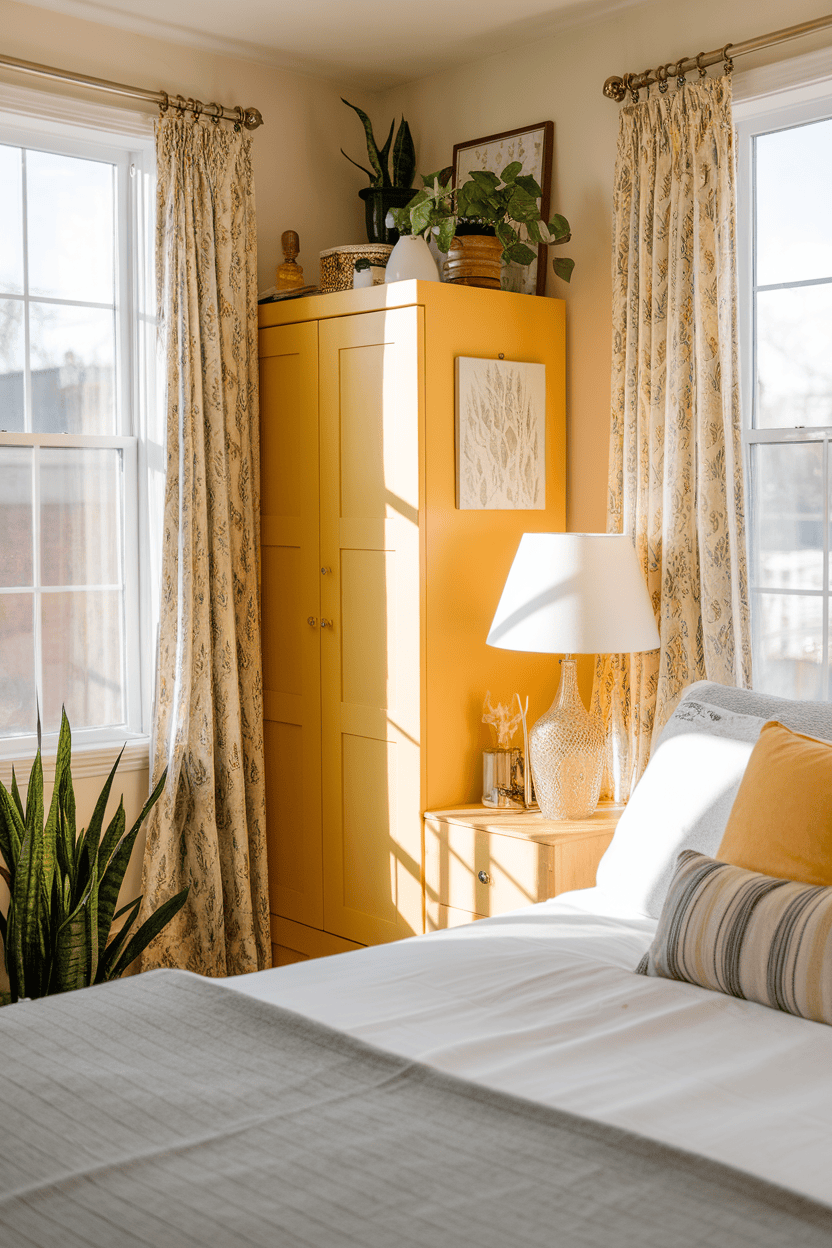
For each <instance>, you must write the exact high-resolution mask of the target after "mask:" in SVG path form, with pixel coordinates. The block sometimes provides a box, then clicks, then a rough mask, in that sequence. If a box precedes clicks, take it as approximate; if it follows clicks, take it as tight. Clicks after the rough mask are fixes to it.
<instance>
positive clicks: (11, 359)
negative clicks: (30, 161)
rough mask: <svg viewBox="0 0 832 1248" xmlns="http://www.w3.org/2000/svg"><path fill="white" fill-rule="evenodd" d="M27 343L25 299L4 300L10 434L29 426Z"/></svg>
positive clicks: (5, 425)
mask: <svg viewBox="0 0 832 1248" xmlns="http://www.w3.org/2000/svg"><path fill="white" fill-rule="evenodd" d="M0 193H2V192H0ZM23 341H24V340H23V302H22V300H20V299H0V429H5V430H6V432H7V433H8V432H15V433H22V431H23V429H24V427H25V417H24V406H23V403H24V400H23V351H24V346H23Z"/></svg>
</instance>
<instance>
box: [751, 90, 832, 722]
mask: <svg viewBox="0 0 832 1248" xmlns="http://www.w3.org/2000/svg"><path fill="white" fill-rule="evenodd" d="M791 96H792V99H794V93H793V92H792V93H791ZM738 115H739V120H738V128H737V137H738V169H739V195H738V209H739V229H738V235H739V238H740V242H741V264H740V308H741V349H742V356H743V405H744V410H745V419H746V425H747V427H746V430H745V445H746V454H747V469H748V483H749V525H748V529H749V555H750V562H749V582H750V591H751V593H750V597H751V621H752V638H753V666H754V687H755V688H756V689H759V690H761V691H763V692H766V693H773V694H778V695H781V696H784V697H795V698H818V699H823V700H827V699H829V698H830V629H829V612H830V576H832V567H830V557H829V556H830V518H831V517H830V490H832V462H830V461H831V460H832V454H831V453H830V441H832V219H831V218H830V215H829V203H830V201H832V87H830V88H829V94H828V95H827V96H826V97H825V98H824V97H823V96H822V97H821V98H815V99H813V100H809V101H805V102H801V103H790V104H782V103H781V104H780V106H779V107H778V101H777V100H772V99H771V98H769V99H768V100H766V101H765V104H764V107H762V106H759V105H758V107H757V108H756V109H755V108H753V107H749V106H745V107H744V108H742V107H741V108H740V109H739V110H738Z"/></svg>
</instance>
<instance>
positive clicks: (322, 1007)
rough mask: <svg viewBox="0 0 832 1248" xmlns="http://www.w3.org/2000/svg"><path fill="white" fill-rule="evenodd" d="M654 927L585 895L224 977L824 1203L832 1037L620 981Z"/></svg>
mask: <svg viewBox="0 0 832 1248" xmlns="http://www.w3.org/2000/svg"><path fill="white" fill-rule="evenodd" d="M654 930H655V922H654V921H652V920H650V919H644V918H629V917H627V916H626V914H624V913H622V911H621V908H620V906H616V904H615V903H614V902H612V901H610V900H609V899H607V898H605V897H604V895H603V893H601V891H600V890H599V889H587V890H584V891H582V892H576V893H569V894H563V895H562V896H561V897H558V898H556V899H554V900H552V901H548V902H543V903H542V904H540V905H537V906H532V907H529V908H528V909H524V910H519V911H515V912H514V913H512V914H508V915H503V916H500V917H498V918H494V919H485V920H480V921H479V922H477V923H473V924H470V925H469V926H467V927H462V928H455V929H453V930H451V931H446V932H437V933H434V934H432V935H429V936H420V937H416V938H414V939H412V940H404V941H399V942H397V943H395V944H388V945H379V946H376V947H374V948H370V949H365V950H360V951H357V952H355V953H349V954H341V955H339V956H338V957H334V958H321V959H316V960H314V961H310V962H304V963H298V964H296V965H293V966H288V967H282V968H279V969H274V970H270V971H261V972H259V973H257V974H253V975H244V976H239V977H237V978H235V979H229V980H226V981H224V982H225V983H226V984H227V986H228V987H229V988H230V989H234V990H235V991H239V992H245V993H248V994H249V995H251V996H255V997H259V998H260V999H262V1000H265V1001H271V1002H273V1003H275V1004H277V1005H281V1006H285V1007H286V1008H287V1009H291V1010H296V1011H297V1012H298V1013H301V1014H305V1015H307V1016H308V1017H310V1018H314V1019H318V1020H320V1021H321V1022H323V1023H328V1024H329V1025H331V1026H333V1027H337V1028H340V1029H341V1030H343V1031H346V1032H349V1033H350V1034H351V1035H355V1036H360V1037H362V1038H363V1039H365V1040H367V1041H369V1042H370V1043H372V1044H375V1045H378V1046H380V1047H381V1048H384V1049H388V1050H391V1051H392V1052H394V1053H398V1054H403V1055H408V1056H412V1057H414V1058H418V1059H419V1060H420V1061H423V1062H427V1063H428V1064H429V1065H431V1066H435V1067H438V1068H439V1069H441V1070H446V1071H450V1072H452V1073H453V1074H456V1075H460V1076H462V1077H463V1078H467V1079H472V1080H475V1081H476V1082H479V1083H482V1084H485V1085H487V1086H488V1087H491V1088H497V1089H502V1090H504V1091H506V1092H511V1093H515V1094H517V1095H519V1096H524V1097H528V1098H530V1099H531V1100H534V1101H539V1102H542V1103H544V1104H549V1105H555V1106H558V1107H559V1108H562V1109H568V1110H572V1111H574V1112H575V1113H578V1114H584V1115H586V1116H588V1117H591V1118H597V1119H600V1120H602V1121H604V1122H609V1123H614V1124H616V1125H618V1126H622V1127H626V1128H629V1129H630V1130H633V1131H638V1132H640V1133H642V1134H644V1135H647V1136H651V1137H653V1138H654V1139H658V1140H663V1141H667V1142H669V1143H671V1144H676V1145H678V1146H680V1147H683V1148H687V1149H690V1150H693V1151H695V1152H699V1153H702V1154H704V1155H705V1156H708V1157H712V1158H715V1159H716V1160H719V1161H724V1162H727V1163H729V1164H731V1165H734V1166H738V1167H740V1168H742V1169H744V1170H748V1171H750V1172H752V1173H755V1174H758V1175H760V1176H761V1177H763V1178H766V1179H769V1180H772V1181H774V1182H777V1183H781V1184H783V1185H784V1186H786V1187H790V1188H792V1189H794V1190H796V1191H799V1192H804V1193H806V1194H807V1195H809V1196H813V1197H815V1198H818V1199H820V1200H824V1201H826V1202H827V1203H830V1204H832V1027H827V1026H824V1025H822V1024H819V1023H811V1022H807V1021H806V1020H804V1019H799V1018H794V1017H792V1016H791V1015H788V1014H782V1013H780V1012H779V1011H776V1010H769V1009H766V1008H765V1007H764V1006H761V1005H756V1004H754V1003H753V1002H746V1001H738V1000H735V999H733V998H730V997H725V996H722V995H721V994H719V993H714V992H707V991H705V990H704V989H702V988H696V987H694V986H692V985H688V984H677V983H673V982H671V981H669V980H661V979H647V978H645V977H643V976H640V975H635V974H633V968H634V967H635V966H636V965H637V963H638V961H639V959H640V957H641V955H642V954H643V953H644V951H645V950H646V948H647V946H648V945H649V943H650V940H651V938H652V935H653V932H654Z"/></svg>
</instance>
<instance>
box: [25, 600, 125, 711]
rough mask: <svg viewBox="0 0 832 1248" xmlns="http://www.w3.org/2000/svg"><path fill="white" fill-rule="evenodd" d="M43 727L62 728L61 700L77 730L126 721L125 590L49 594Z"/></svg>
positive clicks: (45, 607) (45, 610)
mask: <svg viewBox="0 0 832 1248" xmlns="http://www.w3.org/2000/svg"><path fill="white" fill-rule="evenodd" d="M42 604H43V606H42V621H43V727H44V731H45V732H57V730H58V728H59V727H60V724H61V705H62V704H65V705H66V713H67V715H68V716H69V722H70V724H71V725H72V727H73V729H78V728H98V727H102V726H104V725H106V724H121V723H123V722H124V709H123V705H124V700H123V689H122V652H123V614H122V605H121V604H122V596H121V591H120V590H104V591H96V592H92V593H86V592H84V591H80V592H78V591H69V592H67V593H63V594H44V595H43V598H42Z"/></svg>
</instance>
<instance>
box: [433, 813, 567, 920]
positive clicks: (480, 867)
mask: <svg viewBox="0 0 832 1248" xmlns="http://www.w3.org/2000/svg"><path fill="white" fill-rule="evenodd" d="M554 862H555V853H554V849H553V848H552V846H551V845H540V844H538V843H537V842H535V841H522V840H518V839H517V838H515V837H511V836H500V835H497V834H495V833H493V832H486V831H483V830H482V829H480V828H470V827H464V826H463V825H461V824H454V823H444V822H437V823H434V821H433V820H428V821H426V824H425V892H426V895H427V897H428V898H429V899H430V900H435V901H437V902H438V903H439V904H440V905H443V906H451V907H453V908H454V909H456V910H466V911H468V912H469V913H471V914H473V915H483V916H487V915H491V914H504V913H505V911H506V910H516V909H518V908H519V907H520V906H528V905H531V904H532V902H535V901H543V900H544V899H545V898H546V897H551V896H553V894H554V888H555V872H554Z"/></svg>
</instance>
